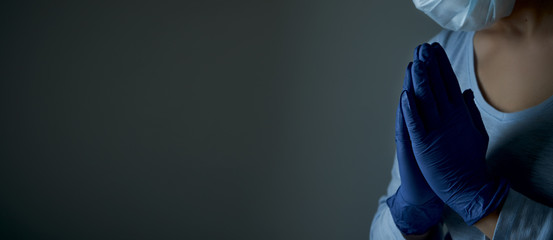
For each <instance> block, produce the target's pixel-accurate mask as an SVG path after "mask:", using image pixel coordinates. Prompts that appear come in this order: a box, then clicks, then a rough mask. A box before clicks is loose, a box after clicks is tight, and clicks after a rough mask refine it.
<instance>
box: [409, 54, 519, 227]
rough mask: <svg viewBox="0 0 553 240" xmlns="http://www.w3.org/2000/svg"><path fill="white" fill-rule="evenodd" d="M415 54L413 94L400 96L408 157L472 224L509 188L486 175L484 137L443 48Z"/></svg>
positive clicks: (469, 94)
mask: <svg viewBox="0 0 553 240" xmlns="http://www.w3.org/2000/svg"><path fill="white" fill-rule="evenodd" d="M417 55H418V56H416V57H415V61H414V63H413V77H412V79H413V88H414V92H410V91H407V92H405V94H403V95H402V97H401V106H402V110H403V114H404V117H405V123H406V125H407V129H408V131H409V136H410V139H411V142H412V146H413V153H414V155H415V159H416V161H417V163H418V165H419V168H420V170H421V172H422V173H423V175H424V177H425V179H426V181H427V182H428V184H429V185H430V187H431V188H432V190H434V192H435V193H436V195H438V197H439V198H440V199H442V200H443V201H444V203H445V204H447V205H448V206H449V207H450V208H452V209H453V210H454V211H456V212H457V213H458V214H459V215H460V216H461V217H462V218H463V219H464V221H465V222H466V223H467V224H469V225H472V224H474V223H476V222H477V221H478V220H480V219H481V218H483V217H485V216H486V215H488V214H489V213H491V212H493V211H494V210H495V209H496V208H497V207H499V206H500V204H501V203H502V201H503V199H504V198H505V197H506V195H507V193H508V191H509V185H508V183H507V182H506V180H504V179H494V178H492V177H491V175H490V174H488V173H487V172H486V163H485V158H486V150H487V147H488V134H487V132H486V129H485V127H484V124H483V122H482V118H481V116H480V112H479V111H478V108H477V107H476V105H475V103H474V101H473V97H474V96H473V95H472V91H470V90H467V91H465V93H463V94H461V90H460V87H459V84H458V82H457V78H456V77H455V74H454V72H453V69H451V65H450V63H449V60H448V59H447V55H446V54H445V52H444V50H443V49H442V47H441V46H440V45H439V44H437V43H435V44H433V45H428V44H423V45H422V46H420V47H419V51H418V54H417Z"/></svg>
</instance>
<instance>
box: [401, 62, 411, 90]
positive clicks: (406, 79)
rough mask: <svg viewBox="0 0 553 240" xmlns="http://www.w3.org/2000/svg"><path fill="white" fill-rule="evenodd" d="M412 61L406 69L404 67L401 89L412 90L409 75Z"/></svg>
mask: <svg viewBox="0 0 553 240" xmlns="http://www.w3.org/2000/svg"><path fill="white" fill-rule="evenodd" d="M412 66H413V62H409V64H408V65H407V69H405V77H404V78H403V90H407V91H413V79H412V77H411V68H412Z"/></svg>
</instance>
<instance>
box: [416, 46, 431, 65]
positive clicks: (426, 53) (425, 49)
mask: <svg viewBox="0 0 553 240" xmlns="http://www.w3.org/2000/svg"><path fill="white" fill-rule="evenodd" d="M431 51H432V48H431V47H430V44H428V43H423V44H422V45H421V47H420V49H419V60H422V61H424V62H426V61H428V60H430V56H432V54H431Z"/></svg>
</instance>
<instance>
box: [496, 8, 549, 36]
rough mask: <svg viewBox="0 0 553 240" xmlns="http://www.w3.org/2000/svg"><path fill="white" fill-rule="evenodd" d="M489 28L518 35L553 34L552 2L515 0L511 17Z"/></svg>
mask: <svg viewBox="0 0 553 240" xmlns="http://www.w3.org/2000/svg"><path fill="white" fill-rule="evenodd" d="M491 28H495V29H501V30H506V31H509V32H512V33H515V34H520V35H534V34H543V33H548V34H551V33H553V1H551V0H517V1H516V3H515V6H514V7H513V11H512V12H511V15H509V16H507V17H504V18H502V19H500V20H498V21H497V22H495V23H494V24H493V25H492V26H491Z"/></svg>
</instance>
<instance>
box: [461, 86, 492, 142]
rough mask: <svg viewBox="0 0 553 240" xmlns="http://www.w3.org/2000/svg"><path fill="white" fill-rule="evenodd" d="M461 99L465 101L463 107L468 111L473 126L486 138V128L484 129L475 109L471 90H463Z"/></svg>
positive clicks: (478, 113) (480, 117)
mask: <svg viewBox="0 0 553 240" xmlns="http://www.w3.org/2000/svg"><path fill="white" fill-rule="evenodd" d="M463 99H464V100H465V105H466V106H467V108H468V110H469V113H470V116H471V118H472V122H473V123H474V126H476V128H477V129H478V130H479V131H480V132H481V133H482V134H484V135H486V136H488V132H486V127H484V122H482V116H481V115H480V111H479V110H478V107H476V104H475V103H474V93H473V92H472V90H470V89H467V90H465V91H464V92H463Z"/></svg>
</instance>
